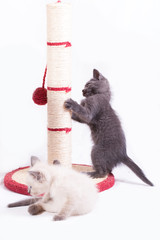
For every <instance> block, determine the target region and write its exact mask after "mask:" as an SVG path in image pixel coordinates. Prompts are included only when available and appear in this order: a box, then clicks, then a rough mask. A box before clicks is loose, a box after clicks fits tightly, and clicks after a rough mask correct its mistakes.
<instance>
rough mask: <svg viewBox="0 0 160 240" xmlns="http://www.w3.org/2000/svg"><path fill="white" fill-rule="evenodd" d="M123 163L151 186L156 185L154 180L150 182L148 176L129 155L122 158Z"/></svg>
mask: <svg viewBox="0 0 160 240" xmlns="http://www.w3.org/2000/svg"><path fill="white" fill-rule="evenodd" d="M122 163H124V164H125V165H126V166H127V167H129V168H130V169H131V170H132V171H133V172H134V173H135V174H136V175H137V177H139V178H140V179H141V180H142V181H143V182H145V183H146V184H148V185H150V186H154V185H153V183H152V182H150V181H149V180H148V179H147V178H146V176H145V175H144V173H143V171H142V170H141V169H140V168H139V167H138V166H137V164H135V163H134V162H133V161H132V159H130V158H129V157H127V158H125V159H123V160H122Z"/></svg>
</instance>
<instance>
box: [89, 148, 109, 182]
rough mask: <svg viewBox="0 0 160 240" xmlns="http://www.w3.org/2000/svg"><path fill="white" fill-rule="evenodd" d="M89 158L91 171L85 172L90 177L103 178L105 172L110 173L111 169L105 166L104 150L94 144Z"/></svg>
mask: <svg viewBox="0 0 160 240" xmlns="http://www.w3.org/2000/svg"><path fill="white" fill-rule="evenodd" d="M91 159H92V163H93V168H94V171H93V172H88V173H87V174H88V175H89V176H91V177H92V178H103V177H105V176H106V175H107V174H109V173H111V170H110V169H109V168H108V167H107V161H106V153H105V150H104V149H102V148H101V147H100V146H97V145H94V146H93V148H92V152H91Z"/></svg>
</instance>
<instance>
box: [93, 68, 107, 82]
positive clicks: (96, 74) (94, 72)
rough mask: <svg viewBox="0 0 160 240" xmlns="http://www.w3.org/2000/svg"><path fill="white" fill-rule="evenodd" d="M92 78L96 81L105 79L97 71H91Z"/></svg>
mask: <svg viewBox="0 0 160 240" xmlns="http://www.w3.org/2000/svg"><path fill="white" fill-rule="evenodd" d="M93 77H94V78H95V79H97V80H103V79H105V77H103V75H102V74H101V73H100V72H99V71H98V70H97V69H93Z"/></svg>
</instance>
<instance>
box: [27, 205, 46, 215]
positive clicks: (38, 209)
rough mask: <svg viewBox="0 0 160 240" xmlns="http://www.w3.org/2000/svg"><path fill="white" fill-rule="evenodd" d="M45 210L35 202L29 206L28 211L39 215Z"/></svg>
mask: <svg viewBox="0 0 160 240" xmlns="http://www.w3.org/2000/svg"><path fill="white" fill-rule="evenodd" d="M43 211H44V209H43V208H42V206H41V205H39V204H33V205H31V206H29V208H28V212H29V213H30V214H31V215H37V214H40V213H42V212H43Z"/></svg>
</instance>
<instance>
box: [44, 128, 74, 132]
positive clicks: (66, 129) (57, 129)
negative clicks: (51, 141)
mask: <svg viewBox="0 0 160 240" xmlns="http://www.w3.org/2000/svg"><path fill="white" fill-rule="evenodd" d="M71 130H72V128H48V131H51V132H62V131H65V132H66V133H69V132H70V131H71Z"/></svg>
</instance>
